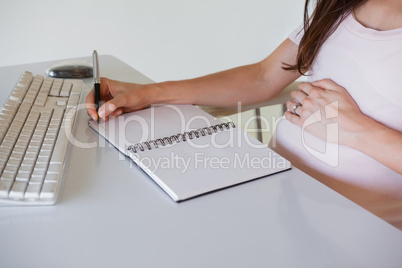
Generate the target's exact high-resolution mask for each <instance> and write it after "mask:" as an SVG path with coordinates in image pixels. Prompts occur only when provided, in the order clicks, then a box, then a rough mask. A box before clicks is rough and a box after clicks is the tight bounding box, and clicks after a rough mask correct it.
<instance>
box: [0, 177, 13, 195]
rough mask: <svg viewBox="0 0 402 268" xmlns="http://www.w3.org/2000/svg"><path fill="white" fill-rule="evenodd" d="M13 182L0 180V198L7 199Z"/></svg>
mask: <svg viewBox="0 0 402 268" xmlns="http://www.w3.org/2000/svg"><path fill="white" fill-rule="evenodd" d="M12 185H13V181H10V180H0V197H8V193H9V192H10V189H11V186H12Z"/></svg>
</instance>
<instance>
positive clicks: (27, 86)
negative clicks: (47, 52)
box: [0, 72, 83, 206]
mask: <svg viewBox="0 0 402 268" xmlns="http://www.w3.org/2000/svg"><path fill="white" fill-rule="evenodd" d="M82 87H83V82H82V80H72V79H65V80H63V79H53V78H48V77H43V76H41V75H35V76H34V75H33V74H32V73H30V72H24V73H23V74H22V75H21V77H20V78H19V80H18V81H17V83H16V86H15V87H14V89H13V91H12V92H11V94H10V96H9V99H8V100H7V101H6V103H5V104H4V106H3V107H2V108H1V110H0V206H4V205H14V204H16V205H52V204H54V203H56V200H57V196H58V192H59V188H60V184H61V178H62V176H61V174H62V170H63V164H64V159H65V155H66V153H67V148H68V143H69V140H68V137H69V134H70V133H71V129H72V126H73V123H74V119H75V115H76V111H77V105H78V103H79V99H80V96H81V91H82Z"/></svg>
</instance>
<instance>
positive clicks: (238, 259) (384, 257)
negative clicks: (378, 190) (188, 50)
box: [0, 56, 402, 268]
mask: <svg viewBox="0 0 402 268" xmlns="http://www.w3.org/2000/svg"><path fill="white" fill-rule="evenodd" d="M100 60H101V61H100V63H101V72H102V75H103V76H108V77H110V78H114V79H121V80H126V81H135V82H139V83H147V82H150V80H149V79H148V78H146V77H144V76H143V75H141V74H140V73H139V72H138V71H136V70H134V69H133V68H131V67H129V66H128V65H126V64H125V63H123V62H121V61H120V60H118V59H116V58H114V57H112V56H101V58H100ZM49 64H50V63H49V62H48V63H38V64H29V65H23V66H11V67H7V68H0V85H1V91H0V102H1V103H4V100H5V99H6V98H7V96H8V93H9V92H10V91H11V90H12V88H13V86H14V83H15V82H16V81H17V79H18V77H19V75H20V74H21V73H22V72H23V71H24V70H29V71H32V72H34V73H36V74H44V70H45V69H46V67H48V66H49ZM91 84H92V79H87V80H86V88H85V92H84V93H83V96H86V93H87V92H88V90H89V89H90V87H91V86H92V85H91ZM81 101H84V98H82V99H81ZM87 120H88V117H87V115H86V111H85V110H81V111H80V112H79V114H78V117H77V121H76V125H75V131H74V135H75V137H76V138H77V139H78V140H79V141H81V142H98V141H100V144H101V147H95V148H91V149H83V148H79V147H76V146H70V149H69V153H68V156H67V162H66V169H65V174H64V175H65V177H64V179H65V180H64V185H63V188H62V195H61V198H60V200H59V202H58V204H57V205H56V206H51V207H13V208H0V266H1V267H41V268H44V267H52V268H53V267H69V268H71V267H97V268H98V267H402V253H401V249H402V232H400V231H399V230H397V229H396V228H394V227H392V226H390V225H389V224H387V223H386V222H384V221H382V220H381V219H379V218H377V217H375V216H373V215H372V214H370V213H369V212H367V211H365V210H364V209H362V208H360V207H359V206H357V205H355V204H354V203H352V202H350V201H349V200H347V199H346V198H344V197H342V196H341V195H339V194H337V193H335V192H333V191H332V190H330V189H329V188H327V187H326V186H324V185H322V184H320V183H319V182H317V181H316V180H314V179H312V178H311V177H309V176H307V175H305V174H303V173H302V172H300V171H299V170H297V169H293V170H291V171H288V172H284V173H280V174H277V175H274V176H271V177H267V178H263V179H259V180H256V181H252V182H249V183H245V184H242V185H239V186H236V187H232V188H229V189H225V190H222V191H218V192H214V193H211V194H208V195H204V196H201V197H198V198H195V199H192V200H188V201H185V202H182V203H175V202H174V201H172V200H171V199H170V198H169V197H168V196H167V195H166V194H165V193H164V192H163V191H162V190H161V189H160V188H159V187H158V186H157V185H156V184H155V183H153V181H152V180H151V179H150V178H149V177H147V176H146V175H145V174H144V173H143V172H141V171H140V170H139V169H138V168H136V167H131V168H130V165H131V162H130V161H129V160H127V159H124V158H123V159H122V156H121V155H119V153H118V152H117V150H116V149H114V148H111V147H109V145H108V144H106V145H105V142H104V141H103V140H102V139H101V138H99V136H98V135H97V134H96V133H95V132H94V131H93V130H92V129H90V128H89V127H88V126H87Z"/></svg>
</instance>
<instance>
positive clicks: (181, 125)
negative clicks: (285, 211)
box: [89, 105, 290, 201]
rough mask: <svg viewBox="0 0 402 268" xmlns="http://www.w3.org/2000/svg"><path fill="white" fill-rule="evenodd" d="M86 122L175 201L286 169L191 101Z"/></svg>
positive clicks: (259, 145)
mask: <svg viewBox="0 0 402 268" xmlns="http://www.w3.org/2000/svg"><path fill="white" fill-rule="evenodd" d="M89 125H90V126H91V127H92V128H93V129H94V130H95V131H97V132H98V133H99V134H100V135H102V136H103V137H105V138H106V139H107V140H108V141H109V142H110V143H111V144H113V145H114V146H115V147H116V148H117V149H118V150H119V151H120V152H122V153H124V154H125V155H127V156H128V157H130V158H131V159H132V160H133V161H134V162H135V163H136V164H137V165H138V166H139V167H141V169H143V170H144V171H145V172H146V173H147V174H148V175H149V177H151V178H152V179H153V180H154V181H155V182H156V183H157V184H158V185H159V186H160V187H161V188H162V189H163V190H164V191H165V192H166V193H167V194H168V195H169V196H170V197H171V198H172V199H173V200H175V201H180V200H185V199H189V198H192V197H195V196H198V195H202V194H205V193H208V192H212V191H215V190H219V189H222V188H226V187H229V186H233V185H237V184H241V183H244V182H247V181H250V180H254V179H257V178H261V177H265V176H268V175H270V174H274V173H277V172H281V171H284V170H287V169H290V163H289V161H287V160H286V159H284V158H283V157H281V156H280V155H278V154H276V153H275V152H274V151H272V150H271V149H269V148H268V147H267V146H266V145H264V144H262V143H260V142H259V141H257V140H256V139H254V138H253V137H251V136H250V135H248V134H247V133H246V132H244V131H243V130H242V129H240V128H238V127H236V126H235V125H234V124H233V123H232V122H228V123H223V122H222V121H220V120H219V119H217V118H214V117H213V116H211V115H209V114H208V113H206V112H204V111H202V110H201V109H199V108H198V107H196V106H193V105H162V106H156V107H151V108H148V109H144V110H140V111H136V112H132V113H127V114H123V115H121V116H119V117H116V118H111V119H110V120H108V121H107V122H102V123H100V124H98V123H97V122H94V121H92V120H91V121H89Z"/></svg>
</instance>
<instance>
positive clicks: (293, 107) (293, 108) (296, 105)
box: [292, 103, 301, 114]
mask: <svg viewBox="0 0 402 268" xmlns="http://www.w3.org/2000/svg"><path fill="white" fill-rule="evenodd" d="M299 106H301V104H298V103H296V104H295V105H293V106H292V112H293V113H294V114H296V109H297V107H299Z"/></svg>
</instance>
